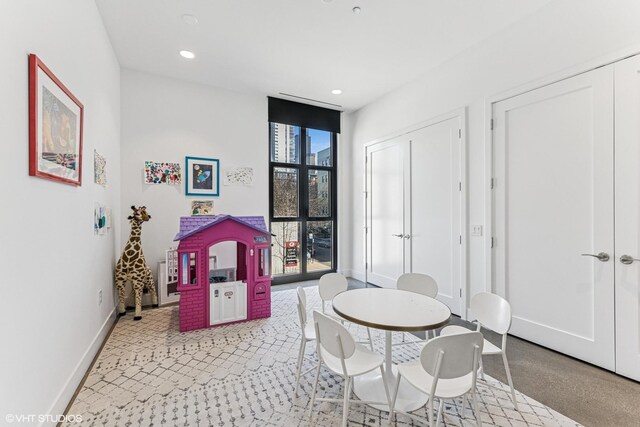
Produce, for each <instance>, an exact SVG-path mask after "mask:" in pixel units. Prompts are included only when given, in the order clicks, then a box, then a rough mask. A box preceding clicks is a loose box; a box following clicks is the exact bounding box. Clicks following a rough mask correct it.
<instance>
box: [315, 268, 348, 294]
mask: <svg viewBox="0 0 640 427" xmlns="http://www.w3.org/2000/svg"><path fill="white" fill-rule="evenodd" d="M348 287H349V282H347V278H346V277H344V276H343V275H342V274H340V273H327V274H325V275H324V276H322V277H321V278H320V284H319V285H318V291H319V292H320V298H321V299H322V301H331V300H332V299H333V297H335V296H336V295H338V294H339V293H340V292H344V291H346V290H347V288H348Z"/></svg>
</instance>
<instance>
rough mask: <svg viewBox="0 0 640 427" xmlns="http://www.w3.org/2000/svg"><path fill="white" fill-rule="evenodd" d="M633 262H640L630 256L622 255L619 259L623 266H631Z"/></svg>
mask: <svg viewBox="0 0 640 427" xmlns="http://www.w3.org/2000/svg"><path fill="white" fill-rule="evenodd" d="M633 261H640V259H637V258H634V257H632V256H631V255H622V256H621V257H620V262H621V263H623V264H627V265H628V264H633Z"/></svg>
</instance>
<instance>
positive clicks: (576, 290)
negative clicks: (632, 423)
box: [493, 66, 634, 369]
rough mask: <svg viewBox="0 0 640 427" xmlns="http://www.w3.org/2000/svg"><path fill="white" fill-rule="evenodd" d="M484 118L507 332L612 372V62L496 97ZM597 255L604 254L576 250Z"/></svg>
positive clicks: (497, 274)
mask: <svg viewBox="0 0 640 427" xmlns="http://www.w3.org/2000/svg"><path fill="white" fill-rule="evenodd" d="M493 117H494V118H495V119H496V122H495V129H494V156H495V159H494V168H495V170H494V176H495V177H496V178H497V180H496V186H495V189H494V197H495V232H496V234H495V236H494V237H495V238H496V239H495V247H494V262H495V277H494V279H495V287H496V291H497V292H498V293H499V294H501V295H503V296H505V297H506V298H507V300H508V301H509V302H510V303H511V305H512V308H513V325H512V329H511V331H512V333H513V334H515V335H517V336H520V337H523V338H525V339H528V340H530V341H533V342H536V343H539V344H542V345H544V346H547V347H550V348H553V349H555V350H558V351H561V352H563V353H566V354H569V355H572V356H575V357H577V358H579V359H582V360H586V361H588V362H591V363H593V364H595V365H598V366H602V367H605V368H607V369H614V367H615V353H614V348H615V343H614V333H615V331H614V314H613V313H614V289H613V286H614V265H615V264H614V260H613V249H614V248H613V243H614V242H613V224H614V212H613V192H614V189H613V185H614V181H613V160H614V159H613V147H614V144H613V67H611V66H609V67H605V68H600V69H597V70H594V71H592V72H589V73H585V74H582V75H579V76H576V77H573V78H571V79H567V80H564V81H561V82H558V83H555V84H552V85H549V86H545V87H543V88H540V89H537V90H534V91H531V92H528V93H525V94H523V95H519V96H516V97H513V98H510V99H508V100H505V101H502V102H499V103H496V104H494V111H493ZM630 250H634V249H630ZM598 253H606V254H609V256H611V259H610V260H608V261H605V260H602V261H601V260H599V259H597V258H594V257H591V256H582V255H581V254H594V255H595V254H598Z"/></svg>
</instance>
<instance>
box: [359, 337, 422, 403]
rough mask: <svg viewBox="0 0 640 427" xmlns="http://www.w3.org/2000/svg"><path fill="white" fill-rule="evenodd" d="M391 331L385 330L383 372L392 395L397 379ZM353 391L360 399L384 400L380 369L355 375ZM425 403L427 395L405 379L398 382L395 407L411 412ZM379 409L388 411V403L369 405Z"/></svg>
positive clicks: (385, 397) (385, 396)
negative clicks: (398, 387)
mask: <svg viewBox="0 0 640 427" xmlns="http://www.w3.org/2000/svg"><path fill="white" fill-rule="evenodd" d="M391 334H392V332H391V331H385V346H384V356H385V357H384V373H385V377H386V380H387V386H388V387H389V394H390V396H391V397H393V393H394V391H395V389H394V387H395V385H396V379H397V367H396V366H395V365H394V364H393V359H392V352H391V349H392V347H391V341H392V340H391V338H392V335H391ZM353 386H354V387H353V391H354V393H355V394H356V396H358V398H359V399H360V400H369V401H375V402H386V401H387V395H386V394H385V391H384V382H383V381H382V375H381V374H380V370H379V369H376V370H374V371H371V372H369V373H367V374H365V375H360V376H357V377H355V378H354V379H353ZM425 403H427V395H426V394H424V393H422V392H420V391H419V390H417V389H416V388H415V387H413V386H412V385H411V384H409V383H408V382H406V381H401V382H400V390H398V397H397V399H396V406H395V407H396V409H399V410H402V411H405V412H411V411H415V410H416V409H418V408H420V407H422V406H424V405H425ZM369 406H371V407H373V408H376V409H379V410H381V411H385V412H389V405H387V404H382V405H369Z"/></svg>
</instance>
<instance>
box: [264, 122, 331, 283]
mask: <svg viewBox="0 0 640 427" xmlns="http://www.w3.org/2000/svg"><path fill="white" fill-rule="evenodd" d="M271 123H272V122H268V125H267V131H268V135H269V137H268V140H269V146H268V149H269V229H271V224H273V223H274V222H299V223H300V242H299V248H300V253H299V257H300V270H301V271H300V273H297V274H282V275H279V276H273V275H272V279H271V283H272V284H273V285H281V284H285V283H292V282H299V281H304V280H316V279H319V278H320V277H322V276H323V275H324V274H327V273H335V272H336V267H337V263H338V155H337V154H338V133H336V132H332V131H326V132H329V133H330V134H331V166H320V165H308V164H307V144H306V143H305V141H306V140H307V130H308V129H313V128H307V127H303V126H297V127H298V128H299V129H300V144H299V158H300V162H299V163H283V162H274V161H273V158H272V151H271V150H272V147H271V144H272V141H271ZM291 126H294V125H291ZM319 130H323V129H319ZM275 168H289V169H297V170H298V216H295V217H277V218H275V217H274V216H273V213H274V212H273V210H274V208H273V201H274V200H273V176H274V170H275ZM310 170H325V171H329V172H330V177H331V178H330V181H331V182H330V190H331V197H330V198H329V203H330V209H329V210H330V215H329V216H324V217H310V216H308V215H309V171H310ZM303 177H304V178H303ZM309 221H311V222H313V221H331V222H332V224H333V226H332V230H331V239H332V241H331V249H332V250H331V268H330V269H326V270H321V271H313V272H308V271H307V258H306V254H307V250H308V240H309V232H308V229H307V222H309ZM272 273H273V269H272Z"/></svg>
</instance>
